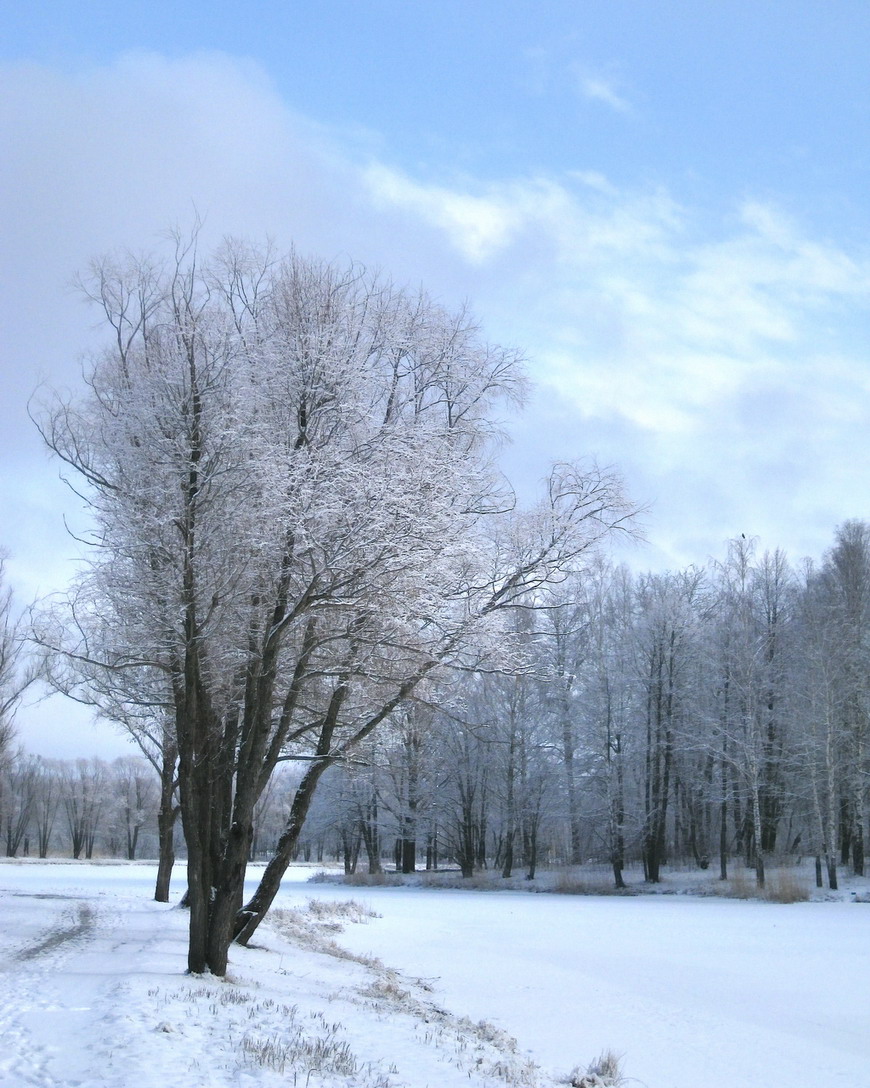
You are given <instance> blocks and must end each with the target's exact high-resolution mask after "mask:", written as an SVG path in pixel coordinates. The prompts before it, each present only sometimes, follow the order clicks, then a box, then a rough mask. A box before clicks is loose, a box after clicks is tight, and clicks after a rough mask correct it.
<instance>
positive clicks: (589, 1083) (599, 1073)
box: [568, 1050, 625, 1088]
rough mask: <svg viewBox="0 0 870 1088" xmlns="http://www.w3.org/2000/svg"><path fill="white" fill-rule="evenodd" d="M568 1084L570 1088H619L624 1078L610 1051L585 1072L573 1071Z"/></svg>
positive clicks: (618, 1062) (597, 1059) (615, 1058)
mask: <svg viewBox="0 0 870 1088" xmlns="http://www.w3.org/2000/svg"><path fill="white" fill-rule="evenodd" d="M568 1083H569V1084H570V1085H571V1088H619V1086H620V1085H622V1084H625V1077H624V1076H623V1074H622V1070H621V1069H620V1060H619V1058H618V1057H617V1056H616V1054H614V1053H613V1051H612V1050H605V1051H604V1052H603V1053H602V1054H601V1055H599V1057H598V1058H596V1059H595V1061H594V1062H592V1064H591V1065H589V1066H587V1067H586V1069H585V1070H580V1069H579V1068H578V1069H575V1070H574V1072H573V1073H572V1074H571V1078H570V1080H569V1081H568Z"/></svg>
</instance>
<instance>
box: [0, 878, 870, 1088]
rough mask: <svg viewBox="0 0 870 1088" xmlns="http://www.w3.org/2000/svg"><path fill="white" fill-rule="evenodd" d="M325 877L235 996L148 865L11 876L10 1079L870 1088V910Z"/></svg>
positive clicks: (290, 906) (1, 1035)
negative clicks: (580, 1076) (614, 1068)
mask: <svg viewBox="0 0 870 1088" xmlns="http://www.w3.org/2000/svg"><path fill="white" fill-rule="evenodd" d="M310 873H311V870H306V869H303V868H299V869H294V870H291V873H290V874H289V877H290V879H288V880H287V881H285V886H284V888H283V890H282V893H281V897H280V900H281V902H280V906H281V907H282V908H284V911H285V913H283V914H280V913H279V914H278V915H277V916H276V922H275V924H273V925H270V926H268V927H267V926H263V927H261V929H260V931H259V932H258V934H257V939H256V942H255V943H256V945H257V947H256V948H251V949H247V950H245V949H239V948H234V949H233V950H232V953H231V973H230V978H229V980H227V981H219V980H217V979H214V978H211V977H205V978H197V977H189V976H186V975H185V974H184V966H185V960H186V923H187V919H186V915H185V914H184V912H183V911H181V910H179V909H177V908H176V907H175V906H173V905H171V904H170V905H169V906H164V905H161V904H156V903H154V902H153V901H151V900H150V894H151V890H152V886H153V880H154V875H155V870H154V868H153V867H152V866H148V865H96V864H94V865H89V864H76V865H61V864H58V865H51V864H40V863H35V862H30V863H20V864H17V863H6V864H0V1085H3V1086H4V1088H5V1086H6V1085H10V1086H13V1085H15V1086H17V1085H39V1086H49V1085H66V1086H72V1085H80V1086H89V1085H106V1086H108V1088H116V1086H117V1088H121V1086H125V1088H126V1086H127V1085H135V1086H136V1088H157V1086H158V1085H159V1086H160V1088H166V1085H172V1086H173V1088H182V1086H186V1085H190V1086H199V1085H208V1086H214V1088H224V1086H225V1085H226V1086H228V1085H239V1086H251V1088H254V1086H256V1088H260V1086H263V1088H266V1086H268V1088H271V1086H272V1085H279V1084H280V1085H282V1086H292V1085H295V1086H297V1088H300V1086H310V1088H317V1086H321V1085H336V1084H338V1085H347V1086H351V1085H353V1086H359V1088H387V1086H390V1088H398V1086H400V1085H408V1086H410V1088H459V1085H465V1086H468V1085H472V1086H474V1085H477V1086H484V1085H487V1086H491V1085H495V1084H500V1085H505V1084H517V1085H518V1084H528V1085H533V1084H536V1085H540V1086H542V1088H543V1086H550V1085H552V1084H554V1083H559V1082H561V1083H563V1084H564V1083H566V1081H567V1078H568V1073H569V1071H570V1070H571V1069H572V1068H574V1067H575V1066H578V1065H580V1066H585V1065H586V1064H587V1063H589V1062H590V1061H592V1060H593V1059H594V1058H595V1057H596V1056H597V1055H598V1054H599V1053H600V1052H601V1051H602V1050H605V1049H611V1050H613V1051H615V1052H616V1053H617V1054H619V1055H621V1056H622V1066H623V1070H624V1073H625V1074H626V1077H627V1083H628V1084H638V1085H646V1086H648V1088H725V1086H727V1088H762V1086H763V1088H791V1086H792V1085H798V1084H801V1085H802V1084H807V1085H810V1084H813V1085H816V1084H818V1085H824V1086H825V1088H828V1086H832V1085H843V1086H846V1085H848V1086H849V1088H870V1002H868V996H870V975H868V969H870V905H868V904H866V903H856V902H849V901H844V902H810V903H794V904H788V905H785V904H773V903H759V902H751V901H750V902H746V901H735V900H724V899H716V898H700V897H694V896H643V897H634V898H615V897H595V896H557V895H530V894H527V893H524V892H519V891H516V892H510V891H508V892H500V893H497V894H496V893H491V892H485V891H468V890H461V891H460V890H437V889H431V888H428V889H427V888H421V887H366V888H351V887H343V886H336V885H332V884H324V883H314V884H309V883H305V880H306V879H307V877H308V876H309V875H310ZM181 875H182V874H181V873H179V877H181ZM253 876H254V877H256V871H255V872H254V874H253ZM178 890H179V891H180V888H179V889H178ZM349 900H354V901H356V902H357V903H362V904H363V905H364V906H365V908H366V912H363V915H362V917H361V919H360V921H349V920H347V919H345V918H342V917H341V915H338V914H336V913H335V911H336V910H337V908H330V907H328V906H327V907H326V908H324V907H323V906H322V904H331V903H332V904H335V903H338V904H346V903H347V902H348V901H349ZM310 901H314V903H315V908H317V906H318V905H321V906H320V909H319V910H318V909H315V910H311V909H309V907H308V904H309V902H310ZM368 912H371V913H374V914H377V915H379V917H371V916H369V913H368ZM350 914H351V917H352V918H353V917H359V912H355V911H354V910H353V908H350ZM339 923H340V924H342V925H343V926H344V928H343V930H341V931H338V930H337V929H333V928H332V927H334V926H336V925H337V924H339ZM331 942H335V943H331ZM342 950H347V952H348V953H349V954H350V956H352V957H353V956H355V957H356V958H345V957H344V956H343V954H342ZM370 957H377V960H378V961H380V963H378V962H375V961H374V960H373V959H370ZM361 960H362V961H365V962H360V961H361ZM383 965H386V967H384V966H383ZM386 968H395V969H397V971H398V972H399V973H395V972H391V971H389V970H387V969H386ZM481 1021H485V1022H486V1023H484V1024H481V1023H480V1022H481ZM508 1036H513V1037H515V1038H516V1040H517V1042H518V1047H517V1050H516V1051H512V1048H511V1044H510V1039H509V1038H508ZM531 1063H534V1064H531Z"/></svg>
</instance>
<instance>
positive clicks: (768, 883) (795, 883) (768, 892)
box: [713, 869, 810, 903]
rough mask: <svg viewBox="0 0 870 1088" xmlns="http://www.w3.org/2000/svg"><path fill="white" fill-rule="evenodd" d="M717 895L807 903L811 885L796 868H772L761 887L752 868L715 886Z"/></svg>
mask: <svg viewBox="0 0 870 1088" xmlns="http://www.w3.org/2000/svg"><path fill="white" fill-rule="evenodd" d="M713 891H714V892H715V894H716V895H722V896H725V897H727V898H729V899H763V900H764V901H765V902H767V903H806V902H807V900H808V899H809V898H810V887H809V884H808V882H807V880H806V878H805V877H804V876H803V875H802V874H800V873H798V872H797V870H796V869H770V870H769V871H768V872H767V873H766V874H765V880H764V887H763V888H760V887H759V886H758V884H757V882H756V880H755V875H754V873H752V871H751V870H748V871H742V872H737V873H734V874H733V875H732V876H730V877H729V878H728V879H727V880H724V881H721V882H720V883H718V884H716V885H714V886H713Z"/></svg>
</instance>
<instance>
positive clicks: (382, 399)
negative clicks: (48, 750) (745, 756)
mask: <svg viewBox="0 0 870 1088" xmlns="http://www.w3.org/2000/svg"><path fill="white" fill-rule="evenodd" d="M176 242H177V246H176V251H175V254H174V256H173V257H172V258H171V259H170V260H168V262H167V263H166V264H165V265H160V264H157V263H154V262H149V261H144V260H135V261H126V262H120V263H119V262H113V261H108V260H106V261H102V262H100V263H98V264H96V265H95V266H94V267H93V269H92V270H91V274H90V275H89V277H87V279H86V280H85V286H86V289H87V291H88V294H89V295H90V297H91V298H93V299H94V300H95V301H96V302H97V303H98V304H99V305H100V307H101V308H102V311H103V314H104V317H105V320H106V323H107V326H108V328H109V329H110V330H111V334H112V335H111V342H110V344H109V345H108V346H107V348H106V350H105V351H104V353H103V354H102V355H100V356H99V357H98V358H96V359H94V360H93V362H92V363H91V365H90V366H89V367H88V369H87V371H86V374H85V381H86V387H87V391H86V393H85V395H84V396H83V397H82V398H81V399H80V400H77V401H69V400H63V399H60V398H58V399H55V400H54V402H53V404H51V405H50V406H49V407H48V409H47V410H46V411H45V412H44V414H43V415H42V416H41V417H40V427H41V430H42V433H43V435H44V437H45V439H46V441H47V443H48V445H49V446H50V447H51V449H52V450H54V452H55V453H56V454H57V455H58V456H59V457H60V458H61V460H62V461H63V462H65V463H66V465H68V466H70V467H71V468H72V470H74V474H75V476H76V477H77V478H78V483H77V484H76V487H78V489H79V490H80V492H81V494H82V495H83V496H84V498H85V500H86V502H87V504H88V505H89V507H90V511H91V514H92V517H93V525H94V535H93V544H94V545H95V547H94V548H93V549H92V552H91V556H90V558H89V562H88V565H87V567H86V569H85V570H84V571H83V573H82V575H81V576H80V578H79V579H78V582H77V583H76V585H75V586H74V587H73V589H72V591H71V592H70V594H69V596H68V598H67V599H66V601H65V602H64V603H63V605H62V606H61V607H60V608H59V609H55V611H54V612H53V613H52V614H51V615H50V616H49V617H47V619H46V621H45V623H44V625H43V629H42V632H41V636H40V637H41V639H42V641H43V642H44V643H46V644H47V645H52V646H54V647H56V648H58V649H61V650H62V651H63V652H64V653H65V654H66V659H67V661H69V662H72V663H73V665H74V666H75V667H76V668H78V669H79V670H80V671H79V676H80V679H81V683H82V684H83V685H84V686H85V687H90V688H92V689H93V688H94V687H95V686H99V687H101V689H102V691H104V692H105V691H109V692H112V693H114V694H115V695H116V696H117V695H118V693H120V698H121V699H122V701H123V699H124V698H129V699H130V700H131V701H132V702H133V703H134V704H136V705H145V706H147V705H149V704H151V705H153V706H155V707H163V706H166V707H168V708H169V711H170V717H171V722H172V728H171V733H172V741H173V742H174V745H175V747H176V748H177V755H178V782H179V790H180V800H181V819H182V825H183V830H184V836H185V841H186V845H187V853H188V864H187V876H188V901H189V906H190V912H191V924H190V947H189V957H188V965H189V969H190V970H191V971H193V972H201V971H203V970H205V969H209V970H211V971H212V972H214V973H215V974H218V975H222V974H224V973H225V971H226V966H227V953H228V946H229V943H230V941H231V940H232V938H233V937H234V936H236V937H238V938H239V939H241V940H243V941H244V940H247V939H248V938H249V936H250V934H251V933H252V932H253V930H254V929H255V928H256V925H257V924H259V921H260V920H261V919H262V917H263V915H264V913H265V911H266V910H267V909H268V906H269V904H270V903H271V901H272V898H273V897H274V894H275V891H276V889H277V884H278V881H280V876H281V874H282V873H283V871H284V869H285V868H286V864H287V862H288V860H289V856H290V853H291V852H292V849H293V847H294V846H295V843H296V841H297V840H298V835H299V831H300V830H301V825H302V821H303V820H304V818H305V814H306V812H307V809H308V806H309V805H310V802H311V798H312V796H313V793H314V790H315V788H316V786H317V783H318V781H319V778H320V776H321V775H322V773H323V771H324V770H325V768H326V767H328V766H329V765H330V764H331V763H332V762H334V761H335V760H336V759H339V758H342V757H344V756H345V755H346V754H347V753H348V752H349V751H350V749H351V748H352V747H353V746H354V745H356V744H359V743H360V742H361V741H362V740H363V739H364V738H366V737H367V736H369V735H370V734H371V733H372V731H373V730H374V729H376V728H377V726H378V725H380V723H382V722H383V721H385V720H386V719H387V718H388V717H389V716H390V715H391V714H392V713H393V712H394V711H395V710H396V709H397V708H398V707H399V706H400V705H401V704H402V702H403V701H404V700H406V699H407V698H408V697H409V696H410V695H411V694H412V693H413V691H414V690H415V688H416V687H417V686H418V685H419V684H420V683H421V682H422V681H423V680H424V679H427V681H428V682H430V683H431V682H434V679H433V678H434V677H435V675H436V674H437V673H438V671H439V670H441V669H443V668H445V667H448V666H449V667H461V668H473V667H476V666H477V665H478V664H479V663H480V661H481V660H483V659H490V658H492V656H493V655H494V654H501V655H502V658H503V659H505V660H506V656H507V658H509V657H510V652H511V648H510V639H509V638H505V636H504V632H503V631H501V629H500V624H499V613H500V612H501V611H502V610H503V609H504V608H506V607H509V606H511V605H514V604H516V603H517V602H519V601H520V600H525V599H528V596H529V594H530V593H533V592H534V591H535V590H536V589H537V588H539V587H541V586H542V585H544V584H546V583H547V582H548V581H551V580H553V579H558V578H560V577H562V576H563V574H564V572H565V571H566V570H567V569H570V567H571V566H572V564H573V563H574V562H575V561H576V558H577V557H578V556H579V555H581V554H582V553H584V552H586V551H588V550H589V549H590V548H592V547H594V546H595V545H596V544H597V543H598V542H599V541H600V540H601V539H602V538H603V537H605V536H606V535H607V534H609V533H610V532H611V531H613V530H614V529H616V528H620V527H628V525H629V524H630V518H631V515H632V509H631V506H630V504H629V503H628V502H627V501H626V500H625V499H624V497H623V494H622V491H621V488H620V484H619V481H618V479H617V478H615V477H614V476H613V475H611V474H609V473H606V472H600V471H598V470H597V469H595V468H594V466H591V467H588V468H586V469H578V468H577V467H576V466H570V465H563V466H559V468H558V469H557V470H555V471H554V473H553V476H552V478H551V480H550V483H549V487H548V491H547V494H546V496H545V498H544V499H543V500H542V502H541V503H540V504H539V506H538V507H536V508H535V509H534V510H530V511H527V512H525V513H524V514H522V515H518V514H516V513H514V512H513V509H512V507H513V499H512V496H511V494H510V491H509V489H508V488H507V487H506V486H505V485H504V483H503V482H502V481H501V479H500V477H499V475H498V473H497V472H496V471H495V470H494V468H493V465H492V455H493V450H494V444H495V443H496V442H497V441H498V439H499V437H500V434H499V428H498V426H497V425H496V422H495V420H496V414H497V412H498V410H499V405H503V404H505V403H506V402H517V401H519V400H521V399H522V395H523V391H524V378H523V374H522V368H521V360H520V358H519V356H518V354H517V353H516V352H515V351H513V350H509V349H504V348H500V347H496V346H493V345H491V344H488V343H486V342H485V341H484V340H483V339H482V338H481V336H480V334H479V332H478V330H477V328H476V327H475V325H474V323H473V321H472V320H471V318H470V316H469V315H468V314H467V313H466V312H465V311H459V312H457V313H451V312H448V311H446V310H445V309H444V308H443V307H441V306H439V305H437V304H436V303H434V302H433V301H431V300H430V299H429V298H427V297H426V296H425V295H423V294H410V293H408V292H405V291H400V290H397V289H396V288H395V287H393V286H392V285H391V284H390V283H388V282H386V281H384V280H381V279H379V278H378V277H376V276H372V275H369V274H367V273H366V272H364V271H363V270H361V269H359V268H357V267H355V266H345V267H338V266H334V265H327V264H322V263H319V262H316V261H310V260H305V259H302V258H301V257H299V256H298V255H296V254H293V253H291V254H290V255H289V256H288V257H286V258H284V259H281V260H277V259H275V258H274V257H273V256H272V255H271V254H270V253H269V252H264V251H259V250H256V249H254V248H252V247H250V246H248V245H245V244H240V243H228V244H225V245H224V246H223V247H222V249H221V250H220V251H219V252H218V253H217V254H216V255H215V256H214V257H212V258H211V259H209V260H208V261H201V260H200V256H199V254H198V252H197V248H196V240H195V238H194V239H192V240H190V241H189V242H186V243H185V242H184V241H183V240H181V239H177V240H176ZM506 645H507V650H506V649H505V646H506ZM505 655H506V656H505ZM288 757H294V758H302V759H304V760H305V765H306V768H307V769H306V772H305V774H304V775H303V778H302V780H301V783H300V786H299V788H298V789H297V791H296V795H295V799H294V802H293V805H292V807H291V813H290V819H289V822H288V825H287V828H286V830H285V833H284V835H283V836H282V838H281V841H280V843H279V848H278V851H277V854H276V857H275V859H274V860H273V863H272V864H271V865H270V866H269V867H268V868H267V870H266V874H265V876H264V881H263V884H262V885H261V888H260V889H259V890H258V893H257V895H256V896H255V897H254V899H253V900H252V901H251V902H249V903H248V904H246V905H245V906H244V908H243V905H242V888H243V881H244V873H245V865H246V862H247V858H248V856H249V852H250V846H251V839H252V829H253V821H254V814H255V808H256V805H257V802H258V799H259V798H260V797H261V795H262V793H263V791H264V789H265V788H266V786H267V784H268V781H269V779H270V776H271V775H272V773H273V771H274V769H275V767H276V766H277V764H278V763H279V762H280V761H281V760H282V759H285V758H288Z"/></svg>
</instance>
